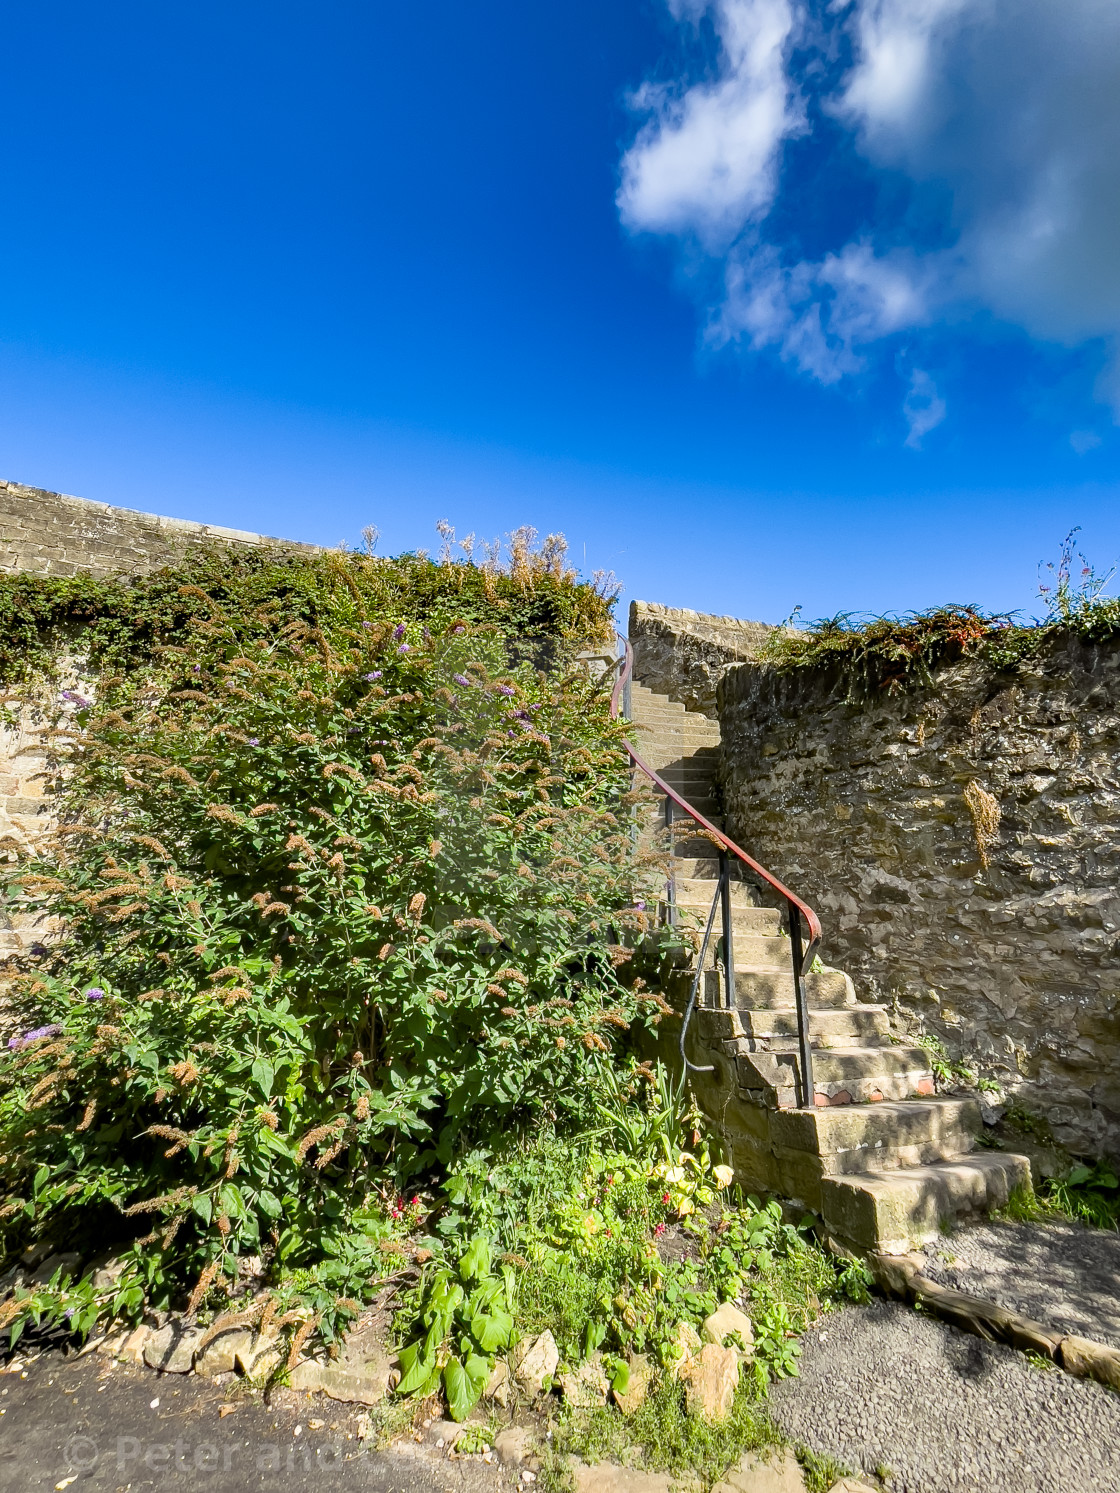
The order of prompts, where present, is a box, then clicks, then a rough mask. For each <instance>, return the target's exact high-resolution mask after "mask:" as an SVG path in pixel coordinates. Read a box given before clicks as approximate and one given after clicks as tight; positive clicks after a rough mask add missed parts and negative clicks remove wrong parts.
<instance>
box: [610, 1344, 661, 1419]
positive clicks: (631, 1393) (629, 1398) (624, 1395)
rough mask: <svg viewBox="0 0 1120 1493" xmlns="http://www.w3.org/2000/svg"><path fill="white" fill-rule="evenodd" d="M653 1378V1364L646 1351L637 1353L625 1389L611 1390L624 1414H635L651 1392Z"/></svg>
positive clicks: (631, 1363) (613, 1398) (612, 1396)
mask: <svg viewBox="0 0 1120 1493" xmlns="http://www.w3.org/2000/svg"><path fill="white" fill-rule="evenodd" d="M652 1379H653V1365H652V1364H651V1363H650V1361H649V1358H648V1357H647V1356H646V1354H644V1353H635V1354H634V1356H633V1358H631V1360H630V1378H629V1381H628V1382H627V1385H626V1388H625V1389H624V1390H617V1389H612V1390H611V1399H612V1400H613V1401H614V1402H615V1404H616V1405H617V1406H618V1408H619V1409H620V1410H621V1411H622V1413H623V1415H633V1414H634V1411H635V1410H637V1408H638V1407H639V1405H641V1404H643V1402H644V1401H645V1397H646V1395H647V1394H649V1386H650V1383H651V1381H652Z"/></svg>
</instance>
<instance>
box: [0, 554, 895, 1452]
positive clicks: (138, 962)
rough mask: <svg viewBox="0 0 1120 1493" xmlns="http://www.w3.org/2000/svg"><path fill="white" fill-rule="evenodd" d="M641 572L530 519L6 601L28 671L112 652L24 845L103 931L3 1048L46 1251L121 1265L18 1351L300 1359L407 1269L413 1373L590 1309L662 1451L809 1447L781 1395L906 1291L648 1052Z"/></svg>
mask: <svg viewBox="0 0 1120 1493" xmlns="http://www.w3.org/2000/svg"><path fill="white" fill-rule="evenodd" d="M447 537H450V536H449V535H448V536H447ZM603 591H604V588H603V587H602V586H600V587H598V588H596V587H592V586H586V585H582V584H580V583H579V582H578V581H577V580H576V578H575V577H574V576H573V575H572V574H571V573H570V572H568V571H567V570H566V569H565V567H564V565H563V561H562V550H561V548H560V546H559V544H558V543H557V542H555V541H552V542H549V543H546V546H545V547H544V549H543V550H539V551H534V550H533V549H532V548H531V547H530V545H529V539H528V536H527V535H526V534H525V533H521V534H519V535H517V536H514V543H513V546H512V551H511V554H510V556H509V559H508V561H507V562H505V563H504V565H499V564H498V563H497V561H496V560H495V557H494V555H493V553H492V552H491V553H488V554H487V555H486V556H485V557H484V563H483V564H481V565H479V564H475V563H472V562H471V561H470V559H469V557H468V560H467V561H466V562H453V561H452V560H451V558H450V555H449V554H445V555H444V556H443V557H441V559H440V561H438V562H433V561H429V560H427V559H426V558H424V557H417V556H405V557H403V558H401V559H400V560H398V561H385V560H379V559H376V558H374V557H373V556H372V555H369V554H367V555H364V556H356V555H337V554H327V555H321V556H312V557H308V556H305V555H295V556H292V555H271V556H269V555H265V556H259V555H257V556H249V557H243V556H242V557H238V556H224V557H222V556H216V555H215V556H205V557H202V558H200V559H197V560H194V561H192V562H190V568H189V576H188V577H187V578H186V579H185V578H184V576H183V575H181V574H180V575H171V574H167V573H165V574H163V575H160V576H157V577H154V578H151V579H150V580H148V581H143V582H141V583H139V584H137V585H136V586H135V587H132V588H123V587H118V586H116V584H115V583H94V582H88V581H73V582H71V581H65V582H49V581H34V582H31V581H28V580H26V579H25V578H15V579H14V580H12V581H10V582H2V583H0V610H3V609H4V608H7V614H8V615H9V617H18V619H19V620H18V625H14V627H13V630H12V631H11V632H10V633H9V636H8V639H7V641H6V643H5V645H4V646H5V647H6V648H7V650H8V651H7V652H3V653H0V667H3V668H4V669H5V671H6V675H7V677H8V679H9V681H10V682H11V683H17V684H18V682H19V681H20V680H23V679H26V678H28V677H29V676H31V675H33V674H36V673H38V674H42V673H44V672H47V671H49V669H50V667H51V666H52V665H53V662H54V661H55V660H56V659H57V657H58V654H59V651H60V648H63V647H65V646H67V645H68V644H69V643H70V642H71V641H72V640H73V629H74V628H75V627H77V625H78V624H79V623H81V624H83V625H84V628H85V630H84V632H83V633H82V635H81V651H82V652H83V654H85V655H86V656H89V657H90V658H91V659H92V667H91V674H93V675H95V676H96V685H95V688H94V689H91V691H90V692H89V696H88V697H83V696H81V695H80V694H78V693H77V692H76V691H69V700H68V703H67V705H66V707H65V710H64V711H63V713H62V714H61V716H60V718H59V719H58V721H57V722H56V723H55V724H54V725H53V726H52V727H50V728H49V729H48V731H47V740H48V741H49V743H50V746H51V751H52V754H53V763H54V767H55V769H56V772H57V777H56V787H57V789H58V806H59V810H60V824H59V828H58V831H57V834H56V835H55V837H54V839H53V841H52V842H51V843H50V844H49V845H48V847H47V848H46V850H45V851H44V852H43V853H42V854H41V855H40V858H39V860H38V861H37V862H35V863H27V862H21V863H19V864H17V865H14V866H13V867H11V868H10V875H9V877H8V881H9V885H8V894H9V896H10V897H12V898H14V899H15V901H16V902H17V904H19V905H20V906H22V907H26V908H32V909H37V910H42V911H44V912H48V913H49V914H50V915H51V916H53V917H57V918H59V919H61V927H62V928H63V930H64V931H63V933H62V935H61V939H60V941H59V942H58V943H57V944H55V945H53V946H52V948H50V949H41V950H39V951H38V952H37V953H35V954H34V955H33V956H32V957H31V959H30V960H29V962H28V964H27V965H26V967H24V968H23V969H22V971H21V972H20V974H19V976H18V989H19V999H20V1000H21V1002H22V1004H23V1006H24V1008H25V1011H26V1021H25V1023H24V1027H23V1029H22V1030H21V1032H20V1034H19V1035H18V1036H17V1037H15V1038H13V1039H12V1041H11V1043H10V1044H9V1050H8V1051H7V1053H6V1054H4V1055H3V1056H2V1057H0V1177H2V1179H3V1189H4V1201H3V1203H2V1205H0V1238H2V1243H3V1251H4V1255H5V1257H6V1259H7V1260H8V1261H10V1260H11V1259H12V1258H13V1257H16V1256H18V1254H19V1253H20V1251H21V1250H23V1249H24V1248H25V1247H26V1246H28V1245H34V1244H36V1243H37V1242H38V1243H40V1244H42V1245H43V1247H44V1248H46V1247H48V1246H49V1248H50V1249H51V1250H54V1251H66V1250H67V1249H73V1250H74V1251H75V1252H76V1253H77V1254H78V1255H80V1256H81V1264H80V1265H79V1266H78V1267H77V1268H73V1267H71V1266H66V1265H60V1267H59V1269H58V1271H57V1272H56V1274H55V1276H54V1278H53V1279H52V1280H51V1281H49V1282H40V1283H33V1282H29V1281H25V1280H23V1279H22V1278H20V1277H17V1278H16V1283H15V1288H14V1290H12V1291H11V1293H10V1294H9V1296H8V1298H7V1299H6V1300H5V1301H3V1302H0V1326H4V1327H6V1328H7V1329H8V1334H7V1335H8V1339H9V1342H13V1343H14V1342H15V1341H17V1340H18V1338H19V1335H20V1334H21V1333H22V1332H25V1331H26V1330H27V1329H28V1327H29V1326H38V1327H39V1328H40V1329H41V1330H42V1329H43V1328H49V1327H51V1326H52V1325H53V1327H54V1328H55V1329H56V1330H57V1332H58V1333H60V1334H62V1335H64V1336H67V1337H78V1338H82V1337H85V1336H87V1335H88V1334H89V1333H91V1332H92V1331H93V1330H94V1329H95V1328H99V1327H104V1326H105V1325H106V1324H107V1323H109V1322H110V1321H112V1320H116V1321H126V1322H130V1321H136V1320H138V1319H139V1318H140V1317H141V1315H142V1314H143V1313H144V1312H146V1311H152V1310H155V1311H160V1312H164V1311H175V1312H181V1313H184V1314H185V1315H186V1316H187V1317H189V1318H193V1319H195V1320H197V1321H199V1322H202V1323H204V1324H205V1323H209V1324H211V1325H212V1326H217V1325H219V1324H221V1323H223V1322H229V1323H232V1322H237V1323H238V1324H241V1325H246V1326H256V1327H258V1328H261V1329H265V1328H269V1327H279V1328H281V1329H283V1330H284V1332H285V1333H286V1334H287V1338H286V1341H287V1346H288V1349H289V1352H288V1359H287V1362H288V1365H289V1367H290V1366H291V1365H292V1364H294V1363H295V1361H296V1359H297V1357H298V1355H299V1353H300V1352H301V1351H302V1350H304V1348H305V1347H307V1346H309V1345H310V1344H311V1343H312V1342H313V1341H314V1340H315V1339H316V1338H318V1339H321V1340H325V1341H326V1343H327V1344H328V1345H329V1344H332V1343H334V1342H336V1341H337V1339H338V1338H339V1337H340V1335H341V1334H343V1333H344V1331H345V1329H346V1327H347V1325H348V1324H349V1323H350V1322H351V1321H353V1319H354V1318H355V1317H356V1316H357V1315H358V1314H359V1313H361V1312H362V1311H363V1310H364V1309H365V1307H366V1306H367V1305H368V1304H369V1303H370V1302H371V1301H373V1300H374V1299H375V1298H376V1297H378V1295H379V1293H380V1292H382V1291H383V1289H384V1288H386V1287H392V1288H393V1290H394V1291H395V1292H396V1302H397V1318H396V1321H397V1330H398V1333H399V1340H400V1345H401V1348H402V1352H401V1372H402V1379H401V1382H400V1384H399V1385H398V1394H399V1395H401V1396H409V1395H416V1396H424V1395H428V1394H430V1393H433V1392H437V1391H438V1392H439V1393H441V1394H442V1395H443V1396H444V1397H445V1398H446V1401H447V1404H448V1408H449V1410H450V1412H451V1413H452V1414H453V1415H454V1416H455V1417H456V1418H462V1417H464V1416H466V1415H468V1414H470V1413H471V1411H472V1409H473V1408H474V1407H475V1405H476V1404H477V1402H478V1400H479V1397H480V1395H481V1393H482V1391H483V1388H484V1386H485V1384H486V1381H487V1379H488V1377H489V1375H490V1373H491V1370H492V1368H493V1366H494V1362H495V1359H496V1357H497V1356H499V1355H501V1354H504V1353H506V1352H507V1351H508V1350H509V1349H510V1347H511V1346H512V1345H513V1344H514V1343H515V1342H516V1341H517V1339H519V1338H521V1337H525V1336H527V1335H531V1334H533V1333H537V1332H540V1331H542V1330H543V1329H545V1328H548V1329H549V1330H550V1331H552V1332H553V1334H554V1336H555V1338H556V1341H557V1344H558V1347H559V1351H560V1354H561V1371H563V1370H564V1369H566V1368H568V1367H571V1366H574V1365H576V1364H578V1363H580V1362H581V1361H582V1360H584V1359H586V1358H587V1357H588V1356H589V1355H591V1354H599V1355H600V1357H601V1362H602V1363H603V1365H604V1366H605V1368H606V1370H607V1372H608V1373H609V1375H610V1377H611V1380H612V1382H613V1383H614V1385H615V1387H616V1388H619V1387H620V1386H624V1385H625V1383H626V1380H627V1375H628V1374H629V1371H630V1366H631V1363H632V1362H633V1356H634V1355H635V1354H641V1355H645V1356H646V1357H647V1358H648V1359H649V1361H650V1363H651V1364H652V1366H653V1369H654V1374H655V1377H654V1382H653V1387H652V1390H651V1397H650V1400H649V1401H648V1408H646V1409H643V1410H642V1411H641V1412H639V1415H640V1417H644V1419H640V1420H639V1421H635V1422H633V1423H631V1425H630V1427H629V1429H628V1430H627V1433H626V1434H627V1436H628V1437H630V1439H631V1442H632V1441H633V1439H634V1438H635V1437H638V1438H639V1439H640V1438H642V1437H644V1436H646V1434H647V1432H648V1437H649V1439H648V1445H647V1456H648V1457H649V1458H650V1459H651V1460H652V1462H653V1463H654V1465H659V1466H666V1467H672V1468H674V1469H679V1468H684V1467H692V1468H695V1469H697V1470H700V1471H701V1472H703V1473H705V1475H707V1473H709V1472H713V1470H714V1469H717V1464H718V1471H719V1472H722V1471H723V1469H724V1468H725V1467H726V1466H727V1465H728V1463H729V1462H730V1460H732V1458H733V1456H734V1455H737V1454H738V1453H739V1452H740V1451H741V1450H742V1449H743V1448H744V1447H747V1446H751V1445H759V1444H763V1442H765V1441H766V1440H767V1439H769V1438H770V1437H772V1435H773V1433H772V1430H771V1429H769V1427H768V1423H767V1422H766V1418H765V1413H764V1408H763V1406H762V1396H763V1394H764V1391H765V1386H766V1384H767V1383H768V1381H769V1380H770V1379H771V1378H773V1377H780V1376H783V1375H787V1374H791V1373H795V1372H796V1369H797V1354H798V1344H797V1336H798V1334H799V1333H800V1332H801V1331H802V1330H803V1329H804V1327H805V1325H806V1324H807V1323H808V1321H810V1320H811V1319H812V1317H813V1316H815V1315H816V1314H817V1313H819V1312H820V1311H821V1310H824V1309H826V1308H827V1307H828V1305H829V1304H830V1303H831V1302H833V1301H835V1300H838V1299H840V1298H841V1297H843V1296H845V1295H847V1296H853V1297H856V1298H859V1297H860V1296H861V1295H864V1294H866V1279H865V1277H864V1276H863V1274H862V1273H861V1272H860V1271H859V1270H858V1269H857V1268H855V1267H851V1266H840V1265H838V1264H837V1263H835V1262H833V1261H832V1260H831V1258H830V1257H829V1256H827V1255H825V1254H824V1253H823V1252H822V1251H821V1250H820V1249H818V1248H817V1247H816V1245H815V1244H814V1243H813V1242H812V1241H811V1239H810V1237H809V1236H808V1235H807V1234H806V1233H805V1232H804V1231H803V1230H801V1229H798V1228H795V1227H793V1226H791V1225H790V1223H788V1222H787V1221H786V1220H785V1219H784V1218H783V1217H782V1214H781V1211H780V1209H779V1208H778V1207H777V1206H776V1205H773V1204H771V1205H769V1206H767V1207H764V1206H762V1205H761V1204H760V1203H759V1202H758V1201H757V1200H754V1199H744V1198H742V1197H740V1196H738V1195H737V1194H736V1195H735V1196H732V1193H731V1187H730V1184H731V1173H730V1170H729V1169H728V1168H727V1167H725V1166H723V1165H721V1162H720V1158H719V1157H718V1156H717V1155H715V1154H713V1153H712V1152H711V1150H710V1148H709V1145H708V1142H707V1141H706V1139H705V1137H704V1135H703V1133H702V1129H701V1127H700V1124H699V1118H698V1115H697V1114H696V1112H695V1111H693V1110H692V1109H691V1108H690V1104H689V1100H688V1097H687V1094H686V1093H685V1092H684V1091H683V1090H681V1089H679V1088H674V1087H673V1086H672V1085H671V1083H670V1081H669V1079H668V1077H667V1075H666V1074H665V1072H664V1070H662V1069H660V1068H658V1067H656V1066H653V1065H651V1064H649V1063H643V1062H640V1061H639V1060H638V1053H637V1047H638V1041H637V1039H638V1037H639V1035H640V1033H641V1031H642V1029H643V1027H645V1026H647V1025H651V1024H655V1023H656V1022H658V1021H659V1020H661V1019H662V1017H663V1016H665V1015H666V1014H668V1012H669V1008H668V1007H667V1006H666V1004H665V1002H664V1001H663V1000H662V998H661V997H660V995H659V994H658V993H657V992H656V989H652V990H651V989H649V988H647V986H646V984H645V980H644V979H643V977H642V974H641V973H640V971H644V972H645V976H646V978H651V983H652V976H651V971H653V970H655V969H656V967H657V959H658V958H659V957H660V955H661V954H663V953H667V952H668V950H667V949H666V948H665V947H664V945H663V943H662V940H668V939H669V938H670V937H671V935H669V934H668V932H667V931H666V930H655V929H654V927H653V926H652V923H651V915H650V914H648V913H647V912H646V911H645V904H644V901H643V899H642V897H641V895H640V893H641V891H642V889H643V879H642V878H643V874H644V873H643V867H642V864H641V861H640V859H639V858H638V857H637V856H636V852H635V849H634V846H633V843H632V840H631V835H630V822H629V819H630V816H629V811H630V807H631V804H632V802H633V798H632V794H631V790H630V783H629V774H628V771H627V761H626V758H625V755H624V752H623V750H622V748H621V745H620V730H621V728H620V727H619V726H617V725H615V724H614V723H613V722H611V721H610V719H609V713H608V708H607V698H606V692H605V690H604V689H603V688H602V687H601V686H599V685H597V684H596V683H595V682H594V681H593V680H592V679H591V678H590V677H589V675H588V674H587V673H586V672H585V671H584V670H583V669H582V668H579V667H576V666H574V663H573V655H574V653H575V652H576V651H577V650H578V649H579V648H580V647H581V646H584V645H585V644H587V643H589V642H593V641H595V640H597V639H603V638H605V637H606V636H608V635H609V626H610V622H609V615H610V613H609V599H608V598H607V597H606V596H604V594H603ZM11 698H12V700H13V703H16V698H17V697H16V696H12V697H11ZM91 1241H95V1243H94V1244H93V1245H91ZM94 1253H96V1254H97V1255H99V1256H100V1257H101V1262H102V1263H108V1264H109V1266H110V1268H109V1269H108V1270H107V1272H106V1275H107V1277H108V1278H109V1279H111V1282H112V1283H111V1284H107V1285H106V1284H101V1285H95V1283H94V1280H95V1276H94V1271H93V1269H92V1268H91V1267H92V1265H93V1264H95V1263H97V1261H94V1260H91V1259H90V1256H91V1254H94ZM106 1256H111V1257H112V1259H111V1261H108V1262H107V1261H106V1259H105V1257H106ZM98 1278H99V1279H101V1280H104V1279H105V1278H106V1276H104V1275H103V1276H101V1277H98ZM725 1300H737V1301H743V1302H744V1303H745V1304H746V1305H747V1307H748V1309H749V1311H750V1314H751V1316H752V1319H753V1323H754V1334H755V1349H754V1355H753V1359H752V1368H751V1372H750V1373H749V1374H748V1375H747V1376H746V1379H745V1380H744V1384H743V1387H742V1389H741V1391H740V1398H739V1401H738V1402H737V1408H736V1411H735V1414H734V1416H733V1417H732V1421H731V1422H730V1423H729V1424H728V1425H726V1426H725V1427H723V1428H722V1429H720V1430H718V1431H717V1430H714V1429H712V1428H710V1427H707V1428H706V1427H704V1426H702V1425H701V1424H700V1423H698V1422H696V1421H695V1419H694V1418H692V1419H690V1418H689V1417H687V1416H686V1415H685V1410H684V1400H683V1391H682V1389H681V1386H680V1385H679V1384H678V1383H677V1382H676V1381H675V1379H674V1378H673V1375H672V1370H673V1366H674V1364H675V1362H676V1360H677V1359H678V1358H679V1356H680V1352H681V1348H680V1332H681V1330H682V1324H687V1325H688V1326H689V1327H691V1328H693V1329H695V1328H697V1327H699V1325H700V1324H701V1323H702V1322H703V1320H704V1318H705V1316H707V1315H708V1314H709V1313H710V1312H711V1311H712V1310H713V1309H714V1308H715V1307H716V1306H717V1304H718V1303H720V1302H721V1301H725ZM281 1372H283V1370H281ZM611 1416H613V1420H612V1419H611ZM618 1420H619V1418H618V1416H617V1415H615V1414H614V1412H610V1415H608V1412H606V1411H604V1412H603V1418H601V1424H602V1425H603V1426H606V1425H607V1424H608V1423H610V1424H612V1425H616V1426H617V1423H618ZM588 1424H590V1423H588ZM581 1427H582V1429H581ZM643 1428H644V1429H643ZM595 1434H598V1433H595ZM603 1434H606V1433H605V1432H604V1433H603ZM611 1434H612V1435H613V1434H615V1432H613V1431H612V1432H611ZM591 1435H592V1430H590V1429H588V1427H587V1426H586V1425H584V1423H583V1422H582V1421H578V1422H577V1420H576V1419H572V1420H570V1421H568V1422H567V1424H566V1429H565V1430H564V1436H566V1437H567V1438H568V1440H567V1442H566V1444H570V1445H571V1446H576V1445H577V1444H582V1442H581V1441H580V1438H581V1437H584V1438H585V1437H588V1436H591Z"/></svg>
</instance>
